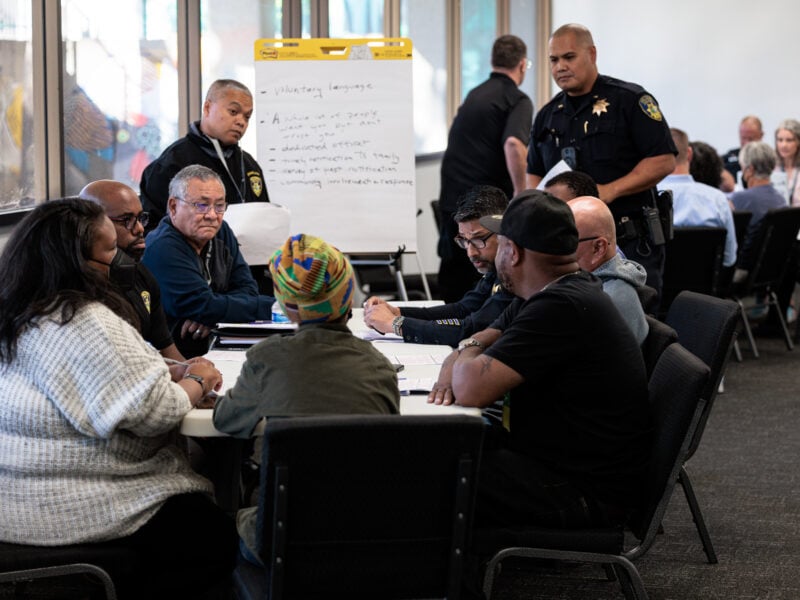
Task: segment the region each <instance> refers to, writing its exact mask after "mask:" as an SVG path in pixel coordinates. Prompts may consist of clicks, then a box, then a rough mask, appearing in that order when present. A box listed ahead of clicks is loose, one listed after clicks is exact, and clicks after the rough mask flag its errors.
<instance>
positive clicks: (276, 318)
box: [272, 300, 289, 323]
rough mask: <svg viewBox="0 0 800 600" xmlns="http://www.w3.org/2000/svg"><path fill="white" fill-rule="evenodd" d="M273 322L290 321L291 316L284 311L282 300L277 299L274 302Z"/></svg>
mask: <svg viewBox="0 0 800 600" xmlns="http://www.w3.org/2000/svg"><path fill="white" fill-rule="evenodd" d="M272 322H273V323H288V322H289V317H287V316H286V315H285V314H284V313H283V309H282V308H281V304H280V302H278V301H277V300H275V302H273V303H272Z"/></svg>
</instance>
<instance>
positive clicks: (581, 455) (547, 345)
mask: <svg viewBox="0 0 800 600" xmlns="http://www.w3.org/2000/svg"><path fill="white" fill-rule="evenodd" d="M481 223H482V224H483V225H484V226H485V227H486V228H487V229H489V230H491V231H495V232H497V233H498V250H497V258H496V260H495V262H496V265H497V273H498V277H499V278H500V281H501V282H502V283H503V286H504V287H505V288H506V289H508V290H510V291H512V292H513V293H514V294H515V295H516V296H518V297H519V298H520V300H519V301H518V302H517V301H515V302H514V303H513V304H512V305H511V307H509V309H508V310H506V312H505V313H504V314H503V316H502V317H501V319H500V320H501V321H504V322H503V324H502V332H501V331H500V330H498V329H491V328H490V329H486V330H484V331H482V332H479V333H477V334H475V335H474V336H472V337H471V338H467V339H465V340H462V342H461V343H460V344H459V350H458V351H457V353H454V354H453V355H451V356H450V357H449V358H448V359H447V360H446V361H445V364H444V365H443V368H442V372H441V373H440V376H439V381H438V382H437V384H436V386H435V389H434V391H432V392H431V395H430V397H429V401H431V402H435V403H444V404H449V403H451V402H453V401H455V403H456V404H460V405H463V406H478V407H485V406H488V405H490V404H492V403H493V402H494V401H495V400H496V399H498V398H503V397H505V399H506V414H505V418H504V424H505V427H506V429H507V430H508V431H507V434H505V435H503V436H499V437H500V439H494V440H493V443H492V444H489V445H488V447H487V449H486V450H485V452H484V455H483V457H482V459H481V471H480V476H479V479H478V503H477V512H476V517H475V518H476V524H477V525H479V526H513V525H524V524H531V525H544V526H549V527H563V528H574V527H587V526H595V525H596V526H600V525H607V524H611V523H615V524H616V523H621V522H623V521H624V520H625V518H626V517H627V515H628V514H629V513H630V512H631V511H632V510H633V509H635V508H636V507H637V505H638V501H639V489H640V487H641V476H642V474H643V473H644V469H645V466H646V464H647V460H648V454H649V448H650V443H651V427H650V418H649V409H648V403H647V379H646V375H645V367H644V362H643V360H642V354H641V351H640V350H639V345H638V343H637V342H636V340H635V339H634V337H633V334H632V333H631V331H630V328H629V327H628V326H627V325H626V324H625V321H624V320H623V319H622V317H621V316H620V314H619V312H618V311H617V309H616V308H615V307H614V305H613V303H612V301H611V299H610V298H609V297H608V296H607V295H606V294H605V293H604V292H603V287H602V283H601V282H600V280H599V279H597V278H596V277H594V276H593V275H591V274H590V273H586V272H585V271H581V270H580V268H579V267H578V263H577V258H576V250H577V246H578V231H577V228H576V226H575V220H574V218H573V215H572V211H571V210H570V208H569V206H568V205H567V204H566V203H564V202H562V201H560V200H557V199H556V198H554V197H553V196H550V195H549V194H546V193H544V192H540V191H537V190H528V191H525V192H523V193H522V194H521V195H520V196H518V197H517V198H515V199H514V200H512V201H511V203H510V204H509V206H508V209H507V210H506V213H505V215H504V216H503V217H502V220H500V219H497V218H493V217H485V218H483V219H481ZM514 308H516V310H513V309H514Z"/></svg>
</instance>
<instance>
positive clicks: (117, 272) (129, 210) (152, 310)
mask: <svg viewBox="0 0 800 600" xmlns="http://www.w3.org/2000/svg"><path fill="white" fill-rule="evenodd" d="M80 197H81V198H83V199H84V200H91V201H92V202H96V203H97V204H100V205H101V206H102V207H103V208H105V210H106V214H107V215H108V218H109V219H111V222H112V223H114V228H115V229H116V230H117V254H116V256H115V257H114V260H113V262H112V263H111V271H110V277H111V280H112V281H114V283H115V284H116V285H117V287H118V288H119V290H120V291H121V292H122V294H123V295H124V296H125V298H127V299H128V301H129V302H130V303H131V305H132V306H133V308H134V309H135V310H136V314H137V316H138V317H139V323H140V331H141V334H142V337H143V338H144V339H145V340H147V341H148V342H149V343H150V344H151V345H152V346H153V347H154V348H156V350H158V351H159V352H161V355H162V356H164V357H165V358H170V359H174V360H177V361H180V362H185V361H186V359H185V358H184V356H183V355H182V354H181V353H180V352H179V351H178V348H177V347H176V346H175V342H174V341H173V339H172V336H171V335H170V333H169V328H168V327H167V317H166V315H165V314H164V309H163V307H162V306H161V292H160V291H159V287H158V282H157V281H156V279H155V277H153V275H152V273H150V271H149V270H148V269H147V267H145V266H144V265H143V264H141V263H140V262H139V261H140V260H141V258H142V255H143V254H144V248H145V242H144V228H145V226H146V225H147V223H148V220H149V214H148V213H146V212H143V211H142V204H141V202H139V197H138V196H137V195H136V192H134V191H133V190H132V189H131V188H129V187H128V186H127V185H125V184H124V183H120V182H119V181H112V180H110V179H101V180H99V181H93V182H91V183H89V184H88V185H86V187H84V188H83V189H82V190H81V192H80ZM176 375H177V374H176V373H174V372H173V377H174V376H176Z"/></svg>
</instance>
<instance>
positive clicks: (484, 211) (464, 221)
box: [364, 185, 513, 347]
mask: <svg viewBox="0 0 800 600" xmlns="http://www.w3.org/2000/svg"><path fill="white" fill-rule="evenodd" d="M506 206H508V198H507V197H506V195H505V193H504V192H503V190H501V189H499V188H496V187H493V186H490V185H481V186H475V187H473V188H472V189H470V190H469V191H468V192H467V193H466V194H464V196H463V197H462V199H461V201H460V202H459V204H458V208H457V211H456V213H455V215H453V220H454V221H455V222H456V223H457V224H458V236H456V238H455V242H456V244H457V245H458V246H459V247H461V248H463V249H465V250H466V251H467V257H468V258H469V260H470V262H471V263H472V266H474V267H475V269H476V270H477V271H478V272H479V273H482V274H483V277H482V278H481V279H480V280H479V281H478V283H477V285H476V286H475V287H474V288H473V289H472V290H470V291H469V292H467V293H466V294H465V295H464V297H463V298H461V300H459V301H458V302H453V303H450V304H444V305H441V306H433V307H430V308H422V307H403V308H398V307H396V306H392V305H391V304H388V303H387V302H385V301H384V300H382V299H380V298H378V297H376V296H373V297H371V298H369V299H368V300H367V301H366V302H365V303H364V321H365V322H366V324H367V325H369V326H370V327H373V328H374V329H376V330H378V331H380V332H381V333H390V332H393V333H396V334H397V335H401V336H402V337H403V340H404V341H406V342H413V343H416V344H445V345H449V346H453V347H455V346H457V345H458V342H460V341H461V340H463V339H464V338H466V337H469V336H470V335H472V334H473V333H475V332H476V331H481V330H482V329H485V328H486V327H488V326H489V324H491V323H492V321H493V320H494V319H495V318H497V317H498V316H500V313H502V312H503V310H505V308H506V306H508V305H509V303H510V302H511V300H512V299H513V296H512V295H511V294H509V293H508V292H507V291H506V290H505V289H504V288H503V286H501V285H500V283H499V282H498V281H497V273H496V272H495V267H494V256H495V253H496V252H497V237H496V236H495V234H493V233H492V232H491V231H489V230H488V229H486V228H485V227H483V225H481V224H480V222H479V219H480V218H481V217H485V216H488V215H501V214H503V212H505V209H506Z"/></svg>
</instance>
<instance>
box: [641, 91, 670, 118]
mask: <svg viewBox="0 0 800 600" xmlns="http://www.w3.org/2000/svg"><path fill="white" fill-rule="evenodd" d="M639 108H641V109H642V112H644V114H646V115H647V116H648V117H650V118H651V119H653V121H662V120H663V119H664V117H662V116H661V109H660V108H658V104H657V103H656V100H655V98H653V97H652V96H651V95H650V94H645V95H644V96H641V97H640V98H639Z"/></svg>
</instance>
